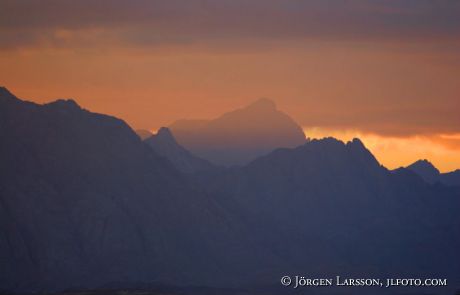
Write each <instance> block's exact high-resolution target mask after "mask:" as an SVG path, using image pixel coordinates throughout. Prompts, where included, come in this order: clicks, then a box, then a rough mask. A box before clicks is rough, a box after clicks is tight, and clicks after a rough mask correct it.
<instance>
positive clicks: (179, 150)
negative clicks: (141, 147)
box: [145, 127, 216, 173]
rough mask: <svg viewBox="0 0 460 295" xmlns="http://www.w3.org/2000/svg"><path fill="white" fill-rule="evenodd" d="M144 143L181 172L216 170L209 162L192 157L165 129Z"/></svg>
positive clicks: (161, 129)
mask: <svg viewBox="0 0 460 295" xmlns="http://www.w3.org/2000/svg"><path fill="white" fill-rule="evenodd" d="M145 143H147V144H148V145H149V146H151V147H152V148H153V150H154V151H155V152H156V153H157V154H159V155H160V156H163V157H165V158H167V159H168V160H169V161H171V163H173V165H174V166H175V167H176V168H177V169H179V170H180V171H182V172H185V173H193V172H198V171H205V170H211V169H214V168H216V167H215V166H214V165H212V164H211V163H210V162H208V161H206V160H204V159H200V158H198V157H196V156H194V155H192V154H191V153H190V152H189V151H187V150H186V149H184V148H183V147H182V146H180V145H179V144H178V143H177V142H176V140H175V138H174V136H173V134H172V133H171V131H170V130H169V129H168V128H166V127H162V128H160V130H159V131H158V133H157V134H155V135H153V136H150V137H148V138H147V139H146V140H145Z"/></svg>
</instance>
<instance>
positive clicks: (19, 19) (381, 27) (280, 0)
mask: <svg viewBox="0 0 460 295" xmlns="http://www.w3.org/2000/svg"><path fill="white" fill-rule="evenodd" d="M86 29H88V30H89V29H92V30H94V29H101V30H103V31H104V32H105V34H106V35H104V36H103V37H105V36H109V37H111V39H114V38H113V37H114V36H116V37H117V38H118V41H119V44H126V43H129V44H130V45H132V46H161V45H170V44H179V45H183V44H184V42H186V43H195V42H198V43H212V42H215V41H216V40H221V39H226V40H228V39H233V40H244V39H246V40H247V39H254V38H255V39H258V40H264V39H265V40H266V39H269V40H270V39H276V40H301V39H305V38H316V39H322V40H324V39H326V40H395V39H398V40H406V41H408V40H432V39H434V40H454V39H456V38H457V36H458V35H460V3H459V2H458V1H449V0H442V1H441V0H439V1H429V0H400V1H394V0H393V1H370V0H369V1H362V0H361V1H359V0H351V1H344V0H328V1H324V0H312V1H298V0H265V1H262V0H260V1H257V0H250V1H246V0H220V1H213V0H182V1H180V0H163V1H158V0H151V1H148V0H133V1H122V0H93V1H89V0H81V1H70V0H41V1H38V0H2V1H0V31H1V32H3V33H2V34H1V35H0V47H2V48H15V47H23V46H37V45H43V44H50V43H51V44H52V42H41V43H40V40H42V41H43V40H44V39H46V38H49V39H51V40H52V39H53V35H54V32H55V31H58V30H68V31H73V30H76V31H79V30H80V31H81V30H86ZM5 32H6V34H5ZM8 32H9V33H8ZM13 34H19V37H17V38H14V37H13V36H12V35H13ZM100 45H101V43H100V42H94V43H88V44H87V46H100ZM112 45H113V44H112Z"/></svg>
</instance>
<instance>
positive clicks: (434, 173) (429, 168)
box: [406, 159, 440, 183]
mask: <svg viewBox="0 0 460 295" xmlns="http://www.w3.org/2000/svg"><path fill="white" fill-rule="evenodd" d="M406 168H407V169H409V170H411V171H413V172H415V173H416V174H418V175H419V176H421V177H422V178H423V179H424V180H425V181H426V182H429V183H435V182H436V181H438V180H439V175H440V172H439V170H438V169H437V168H436V167H435V166H434V165H433V164H431V162H430V161H428V160H427V159H423V160H418V161H416V162H414V163H412V164H411V165H409V166H407V167H406Z"/></svg>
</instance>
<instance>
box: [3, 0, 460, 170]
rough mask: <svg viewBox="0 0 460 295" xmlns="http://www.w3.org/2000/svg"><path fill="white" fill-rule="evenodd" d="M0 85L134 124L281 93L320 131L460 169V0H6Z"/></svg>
mask: <svg viewBox="0 0 460 295" xmlns="http://www.w3.org/2000/svg"><path fill="white" fill-rule="evenodd" d="M0 85H2V86H5V87H7V88H8V89H9V90H10V91H12V92H13V93H14V94H16V95H17V96H19V97H21V98H24V99H28V100H32V101H36V102H40V103H41V102H48V101H52V100H55V99H56V98H74V99H75V100H76V101H77V102H78V103H79V104H80V105H81V106H83V107H84V108H87V109H89V110H92V111H95V112H101V113H107V114H111V115H115V116H117V117H120V118H122V119H124V120H126V121H127V122H128V123H129V124H130V125H131V126H132V127H133V128H134V129H138V128H142V129H157V128H159V127H161V126H164V125H169V124H170V123H172V122H173V121H175V120H176V119H181V118H214V117H216V116H218V115H220V114H222V113H223V112H226V111H229V110H232V109H234V108H238V107H241V106H244V105H246V104H248V103H250V102H252V101H254V100H256V99H258V98H260V97H268V98H271V99H272V100H274V101H276V103H277V105H278V108H279V109H281V110H283V111H285V112H286V113H288V114H289V115H291V116H292V117H293V118H294V119H295V120H296V121H297V122H298V123H299V124H300V125H302V126H303V127H304V130H305V132H306V134H307V136H310V137H322V136H328V135H332V136H336V137H338V138H340V139H345V140H346V139H350V138H352V137H356V136H359V137H360V138H362V139H363V141H364V143H365V144H366V145H367V146H368V148H370V149H371V151H372V152H373V153H374V154H375V155H376V156H377V158H378V159H379V160H380V161H381V162H382V163H383V164H384V165H385V166H387V167H388V168H396V167H399V166H402V165H404V166H405V165H408V164H410V163H411V162H413V161H415V160H417V159H419V158H427V159H428V160H430V161H432V162H433V163H434V164H435V165H436V166H437V167H438V168H439V169H440V170H441V171H450V170H454V169H456V168H460V114H459V110H460V1H455V0H451V1H449V0H445V1H443V0H437V1H435V0H433V1H428V0H404V1H402V0H401V1H394V0H385V1H384V0H381V1H379V0H375V1H364V0H362V1H357V0H349V1H345V0H341V1H340V0H335V1H334V0H312V1H300V0H264V1H262V0H260V1H257V0H246V1H242V0H219V1H215V0H214V1H212V0H201V1H198V0H183V1H178V0H164V1H155V0H151V1H150V0H149V1H148V0H138V1H136V0H134V1H121V0H112V1H109V0H105V1H104V0H93V1H67V0H41V1H34V0H30V1H22V0H0ZM269 123H270V122H267V124H269Z"/></svg>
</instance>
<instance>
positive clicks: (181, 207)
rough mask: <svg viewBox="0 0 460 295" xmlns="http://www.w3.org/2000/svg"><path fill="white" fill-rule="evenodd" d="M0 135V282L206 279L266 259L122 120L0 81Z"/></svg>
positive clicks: (45, 286) (44, 284)
mask: <svg viewBox="0 0 460 295" xmlns="http://www.w3.org/2000/svg"><path fill="white" fill-rule="evenodd" d="M0 138H1V140H0V163H1V165H0V262H1V263H0V290H2V291H10V292H11V291H15V292H32V291H34V292H38V291H40V292H45V291H58V290H63V289H87V288H98V287H103V286H106V285H108V284H114V285H116V286H125V287H126V286H139V285H142V284H145V283H154V282H160V283H173V284H175V285H207V286H213V285H218V284H222V283H223V282H226V281H227V282H228V281H232V282H235V281H238V278H239V279H240V280H241V279H245V277H246V274H245V272H246V271H249V269H252V271H255V268H254V267H255V266H256V265H258V266H259V267H260V266H261V265H264V264H266V263H265V262H264V260H265V259H267V257H270V254H269V253H267V252H266V251H264V250H263V249H257V248H255V246H254V245H252V244H251V243H250V240H251V238H250V235H249V233H247V229H246V228H245V227H243V225H242V224H241V222H240V221H239V220H237V219H235V217H233V216H230V215H228V214H227V213H226V211H225V210H224V209H223V208H220V207H219V206H218V204H217V203H216V202H215V200H214V199H213V198H211V197H210V196H209V195H208V194H206V193H205V192H203V191H202V190H201V189H198V188H196V187H194V186H192V185H190V184H189V182H188V181H187V180H186V179H185V178H184V176H183V175H182V174H181V173H179V172H178V171H177V170H176V169H175V168H174V167H173V166H172V165H171V164H170V163H169V161H167V160H166V159H164V158H163V157H161V156H159V155H157V154H156V153H155V152H154V151H153V150H152V149H151V148H150V147H148V146H147V145H146V144H145V143H143V142H142V141H141V140H140V139H139V137H138V136H137V135H136V134H135V133H134V132H133V131H132V130H131V129H130V128H129V127H128V125H127V124H125V123H124V122H123V121H121V120H119V119H116V118H114V117H110V116H106V115H101V114H95V113H91V112H89V111H86V110H83V109H81V108H80V107H79V106H78V105H77V104H76V103H75V102H74V101H73V100H58V101H56V102H53V103H49V104H45V105H38V104H35V103H31V102H26V101H21V100H19V99H17V98H16V97H15V96H14V95H12V94H11V93H10V92H8V90H6V89H5V88H0ZM256 249H257V251H256ZM239 257H242V258H241V259H244V260H245V261H246V262H245V263H244V264H243V263H237V264H235V261H238V259H240V258H239ZM2 291H0V293H4V292H2Z"/></svg>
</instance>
